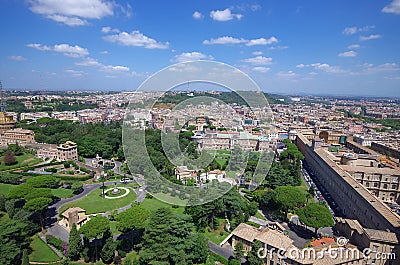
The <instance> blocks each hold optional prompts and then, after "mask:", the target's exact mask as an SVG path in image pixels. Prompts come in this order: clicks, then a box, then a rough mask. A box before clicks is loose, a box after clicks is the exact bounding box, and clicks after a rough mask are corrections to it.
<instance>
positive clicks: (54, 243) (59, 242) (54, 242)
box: [46, 235, 64, 251]
mask: <svg viewBox="0 0 400 265" xmlns="http://www.w3.org/2000/svg"><path fill="white" fill-rule="evenodd" d="M46 241H47V243H48V244H50V245H52V246H54V247H55V248H56V249H58V250H60V251H62V250H63V249H62V245H63V243H64V241H62V240H61V239H59V238H57V237H54V236H52V235H46Z"/></svg>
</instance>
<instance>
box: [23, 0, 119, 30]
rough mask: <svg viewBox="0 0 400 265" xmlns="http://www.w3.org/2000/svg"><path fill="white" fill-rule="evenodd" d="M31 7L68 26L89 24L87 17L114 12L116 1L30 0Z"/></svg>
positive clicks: (101, 16) (93, 17)
mask: <svg viewBox="0 0 400 265" xmlns="http://www.w3.org/2000/svg"><path fill="white" fill-rule="evenodd" d="M28 2H29V4H30V7H29V9H30V10H31V11H32V12H33V13H36V14H40V15H43V16H45V17H47V18H49V19H51V20H54V21H57V22H61V23H64V24H66V25H68V26H81V25H85V24H87V23H88V22H87V19H101V18H103V17H105V16H112V15H113V14H114V11H113V10H114V6H115V4H114V2H109V1H107V0H79V1H74V0H66V1H63V2H62V3H61V2H60V1H57V0H29V1H28Z"/></svg>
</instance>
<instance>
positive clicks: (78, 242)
mask: <svg viewBox="0 0 400 265" xmlns="http://www.w3.org/2000/svg"><path fill="white" fill-rule="evenodd" d="M82 249H83V245H82V239H81V237H80V235H79V233H78V230H77V229H76V224H72V228H71V232H70V233H69V240H68V258H70V259H71V260H78V259H79V258H80V254H81V251H82Z"/></svg>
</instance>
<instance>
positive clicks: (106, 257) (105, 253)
mask: <svg viewBox="0 0 400 265" xmlns="http://www.w3.org/2000/svg"><path fill="white" fill-rule="evenodd" d="M115 249H116V246H115V242H114V240H113V238H112V236H110V237H108V238H107V240H106V243H105V244H104V245H103V248H102V249H101V253H100V256H101V260H102V261H103V262H104V263H106V264H110V263H111V262H113V260H114V257H115Z"/></svg>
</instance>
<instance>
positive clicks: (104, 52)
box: [100, 51, 108, 54]
mask: <svg viewBox="0 0 400 265" xmlns="http://www.w3.org/2000/svg"><path fill="white" fill-rule="evenodd" d="M100 54H108V51H101V52H100Z"/></svg>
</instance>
